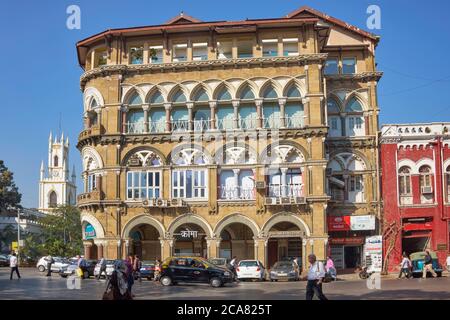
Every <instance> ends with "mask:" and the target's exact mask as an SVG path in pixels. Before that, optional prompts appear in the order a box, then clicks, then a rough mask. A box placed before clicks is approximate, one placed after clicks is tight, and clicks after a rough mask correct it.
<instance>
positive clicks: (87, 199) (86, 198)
mask: <svg viewBox="0 0 450 320" xmlns="http://www.w3.org/2000/svg"><path fill="white" fill-rule="evenodd" d="M101 200H103V192H101V191H99V190H93V191H91V192H86V193H82V194H79V195H78V196H77V205H78V206H82V205H87V204H91V203H93V202H99V201H101Z"/></svg>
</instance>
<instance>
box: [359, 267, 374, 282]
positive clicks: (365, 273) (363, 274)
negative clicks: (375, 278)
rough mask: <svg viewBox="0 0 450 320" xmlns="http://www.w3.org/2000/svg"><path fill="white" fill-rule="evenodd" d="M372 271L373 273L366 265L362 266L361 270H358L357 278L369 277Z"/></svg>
mask: <svg viewBox="0 0 450 320" xmlns="http://www.w3.org/2000/svg"><path fill="white" fill-rule="evenodd" d="M374 273H375V272H374V271H371V272H368V271H367V267H362V268H361V271H360V272H359V278H360V279H363V280H365V279H369V278H370V276H371V275H372V274H374Z"/></svg>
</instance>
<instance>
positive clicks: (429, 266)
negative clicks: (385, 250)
mask: <svg viewBox="0 0 450 320" xmlns="http://www.w3.org/2000/svg"><path fill="white" fill-rule="evenodd" d="M449 265H450V256H449V257H447V269H449ZM412 268H413V265H412V262H411V259H410V258H409V256H408V255H407V254H406V252H403V255H402V262H401V263H400V273H399V275H398V278H399V279H401V278H402V276H403V275H405V277H406V278H408V279H409V278H410V277H411V276H412ZM428 272H429V273H431V275H432V276H433V277H434V278H435V277H437V274H436V272H435V270H434V268H433V258H432V257H431V254H430V251H429V250H426V251H425V257H424V261H423V268H422V278H423V279H426V277H427V273H428Z"/></svg>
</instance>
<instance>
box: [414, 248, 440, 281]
mask: <svg viewBox="0 0 450 320" xmlns="http://www.w3.org/2000/svg"><path fill="white" fill-rule="evenodd" d="M426 254H427V253H426V252H424V251H420V252H414V253H412V254H411V255H410V259H411V262H412V276H413V277H414V278H419V277H422V276H423V263H424V262H425V255H426ZM430 255H431V258H432V263H433V270H434V272H436V274H437V276H438V277H440V276H442V271H443V269H442V265H441V264H440V263H439V260H438V257H437V255H436V252H434V251H430ZM429 275H430V273H429V272H428V273H427V276H429Z"/></svg>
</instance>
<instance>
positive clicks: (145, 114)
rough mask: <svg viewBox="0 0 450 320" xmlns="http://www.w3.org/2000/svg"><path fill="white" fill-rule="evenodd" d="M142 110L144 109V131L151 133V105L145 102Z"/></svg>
mask: <svg viewBox="0 0 450 320" xmlns="http://www.w3.org/2000/svg"><path fill="white" fill-rule="evenodd" d="M142 110H144V133H149V131H150V130H149V122H148V111H149V110H150V106H149V105H148V104H144V105H142Z"/></svg>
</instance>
